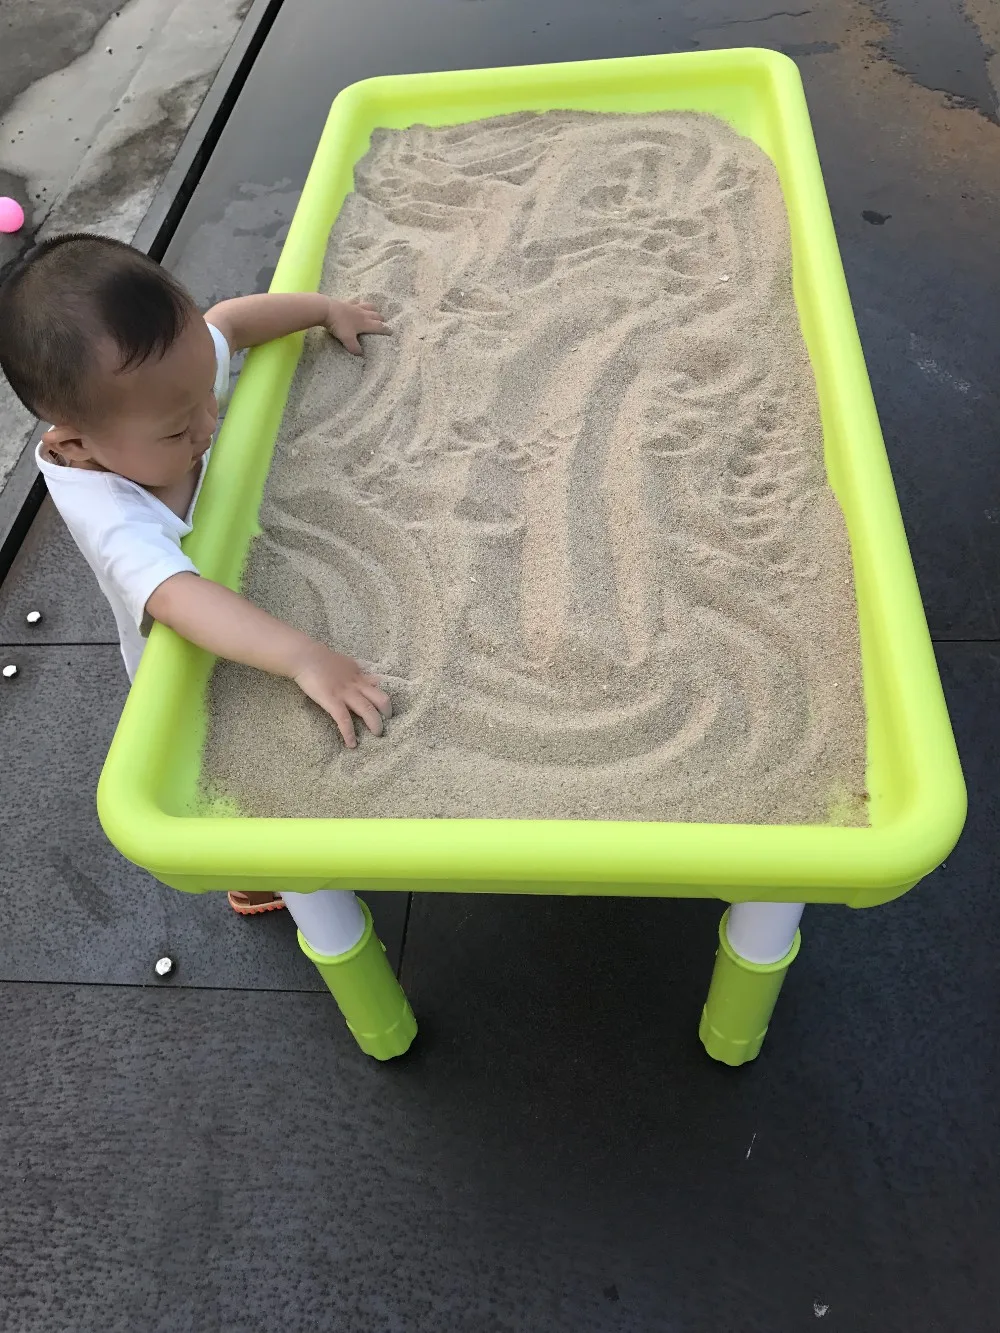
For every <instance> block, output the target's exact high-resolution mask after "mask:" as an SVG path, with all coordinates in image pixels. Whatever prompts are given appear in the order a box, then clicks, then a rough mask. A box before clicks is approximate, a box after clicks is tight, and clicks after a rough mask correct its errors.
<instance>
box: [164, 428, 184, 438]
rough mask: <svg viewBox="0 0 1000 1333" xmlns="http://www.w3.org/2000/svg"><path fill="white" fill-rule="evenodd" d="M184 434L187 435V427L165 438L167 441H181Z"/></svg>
mask: <svg viewBox="0 0 1000 1333" xmlns="http://www.w3.org/2000/svg"><path fill="white" fill-rule="evenodd" d="M186 434H187V427H185V428H184V430H179V431H178V432H177V434H176V435H168V436H167V439H168V440H183V438H184V436H185V435H186Z"/></svg>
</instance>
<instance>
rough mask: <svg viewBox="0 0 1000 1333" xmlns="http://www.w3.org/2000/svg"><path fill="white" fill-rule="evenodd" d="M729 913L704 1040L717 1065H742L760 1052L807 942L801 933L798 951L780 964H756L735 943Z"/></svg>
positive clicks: (703, 1022) (702, 1028)
mask: <svg viewBox="0 0 1000 1333" xmlns="http://www.w3.org/2000/svg"><path fill="white" fill-rule="evenodd" d="M728 921H729V911H728V910H727V911H726V912H725V914H724V915H723V917H722V921H721V922H720V923H719V952H718V953H717V954H716V956H715V970H714V971H713V973H712V984H711V985H710V986H709V990H708V999H707V1000H706V1001H705V1008H704V1010H703V1011H702V1015H701V1026H700V1028H699V1030H698V1035H699V1036H700V1037H701V1041H702V1045H703V1046H704V1047H705V1050H706V1051H707V1052H708V1053H709V1055H710V1056H711V1057H712V1058H713V1059H714V1060H721V1061H722V1062H723V1063H724V1064H727V1065H742V1064H746V1062H747V1061H748V1060H753V1059H754V1058H755V1056H757V1054H758V1053H759V1052H760V1048H761V1046H762V1045H763V1042H764V1036H765V1034H766V1032H767V1025H768V1023H769V1022H770V1020H771V1014H772V1013H773V1012H774V1006H775V1003H776V1001H777V999H778V992H779V991H780V990H781V983H782V982H783V981H784V979H785V973H786V972H787V971H788V969H789V967H790V966H791V964H792V962H794V960H795V956H796V954H797V953H798V951H799V946H800V944H801V943H802V937H801V935H800V934H799V932H798V930H796V932H795V938H794V940H793V941H792V946H791V948H790V949H789V950H788V952H787V953H786V954H785V956H784V957H783V958H779V959H778V961H777V962H775V963H752V962H750V961H749V959H746V958H741V957H740V955H739V954H738V953H736V951H735V950H734V949H733V947H732V945H731V944H730V943H729V938H728V936H727V934H726V926H727V924H728Z"/></svg>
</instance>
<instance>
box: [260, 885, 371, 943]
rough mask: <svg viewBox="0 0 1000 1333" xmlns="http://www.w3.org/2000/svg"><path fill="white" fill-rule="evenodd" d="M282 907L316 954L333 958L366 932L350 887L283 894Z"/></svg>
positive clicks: (359, 908) (362, 917)
mask: <svg viewBox="0 0 1000 1333" xmlns="http://www.w3.org/2000/svg"><path fill="white" fill-rule="evenodd" d="M281 896H282V898H283V899H284V901H285V906H286V907H287V908H288V910H289V911H290V912H291V914H292V916H293V918H294V920H295V924H296V925H297V926H298V928H299V930H301V932H302V935H303V937H304V939H305V941H306V943H307V944H308V945H309V946H310V948H312V949H314V950H315V951H316V953H319V954H325V955H326V957H327V958H335V957H336V956H337V954H341V953H347V951H348V949H353V948H354V946H355V945H356V944H357V942H358V940H359V939H360V938H361V936H362V935H363V934H364V932H365V918H364V914H363V913H362V911H361V906H360V904H359V903H358V900H357V898H355V896H354V894H353V893H352V892H351V890H350V889H317V890H316V892H315V893H282V895H281Z"/></svg>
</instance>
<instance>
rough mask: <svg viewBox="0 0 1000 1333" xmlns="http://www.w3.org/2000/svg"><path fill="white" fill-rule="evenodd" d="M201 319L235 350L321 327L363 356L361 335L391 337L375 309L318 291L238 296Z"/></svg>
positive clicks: (221, 302)
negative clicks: (336, 298)
mask: <svg viewBox="0 0 1000 1333" xmlns="http://www.w3.org/2000/svg"><path fill="white" fill-rule="evenodd" d="M205 318H206V319H207V320H208V322H209V324H214V325H215V327H216V328H217V329H218V330H219V332H220V333H221V334H223V336H224V337H225V339H226V341H227V342H228V343H229V346H230V348H231V349H232V350H233V351H234V352H238V351H240V350H241V349H242V348H244V347H256V346H257V345H258V344H259V343H266V342H270V341H271V339H272V338H283V337H284V336H285V334H286V333H298V332H299V331H300V330H302V329H312V328H316V327H318V326H320V325H322V327H323V328H325V329H326V330H327V331H328V332H329V333H332V334H333V336H334V337H335V338H337V339H339V341H340V342H342V343H343V344H344V346H345V347H346V348H347V350H348V351H349V352H353V353H354V355H355V356H363V355H364V353H363V352H362V350H361V344H360V343H359V342H358V334H360V333H390V332H391V329H390V328H389V326H388V325H387V324H386V323H385V322H384V321H383V319H382V316H381V315H380V314H379V313H378V311H377V310H376V309H375V307H374V306H373V305H366V304H364V303H362V302H360V301H335V300H334V299H333V297H332V296H322V295H321V294H320V293H319V292H262V293H260V294H259V295H257V296H237V297H234V298H233V300H231V301H220V302H219V304H218V305H214V306H212V308H211V310H209V311H208V312H207V313H206V315H205Z"/></svg>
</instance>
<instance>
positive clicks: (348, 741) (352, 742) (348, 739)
mask: <svg viewBox="0 0 1000 1333" xmlns="http://www.w3.org/2000/svg"><path fill="white" fill-rule="evenodd" d="M323 707H324V708H325V709H326V711H327V712H328V713H329V714H330V716H331V717H332V718H333V720H334V722H336V724H337V730H338V731H339V732H340V734H341V736H343V738H344V744H345V745H346V746H347V748H348V749H349V750H353V749H355V748H356V747H357V744H358V738H357V736H356V735H355V733H354V718H353V717H352V716H351V710H350V709H349V708H348V706H347V704H346V703H345V702H344V700H343V699H340V698H333V699H331V700H330V702H329V703H327V704H324V705H323Z"/></svg>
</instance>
